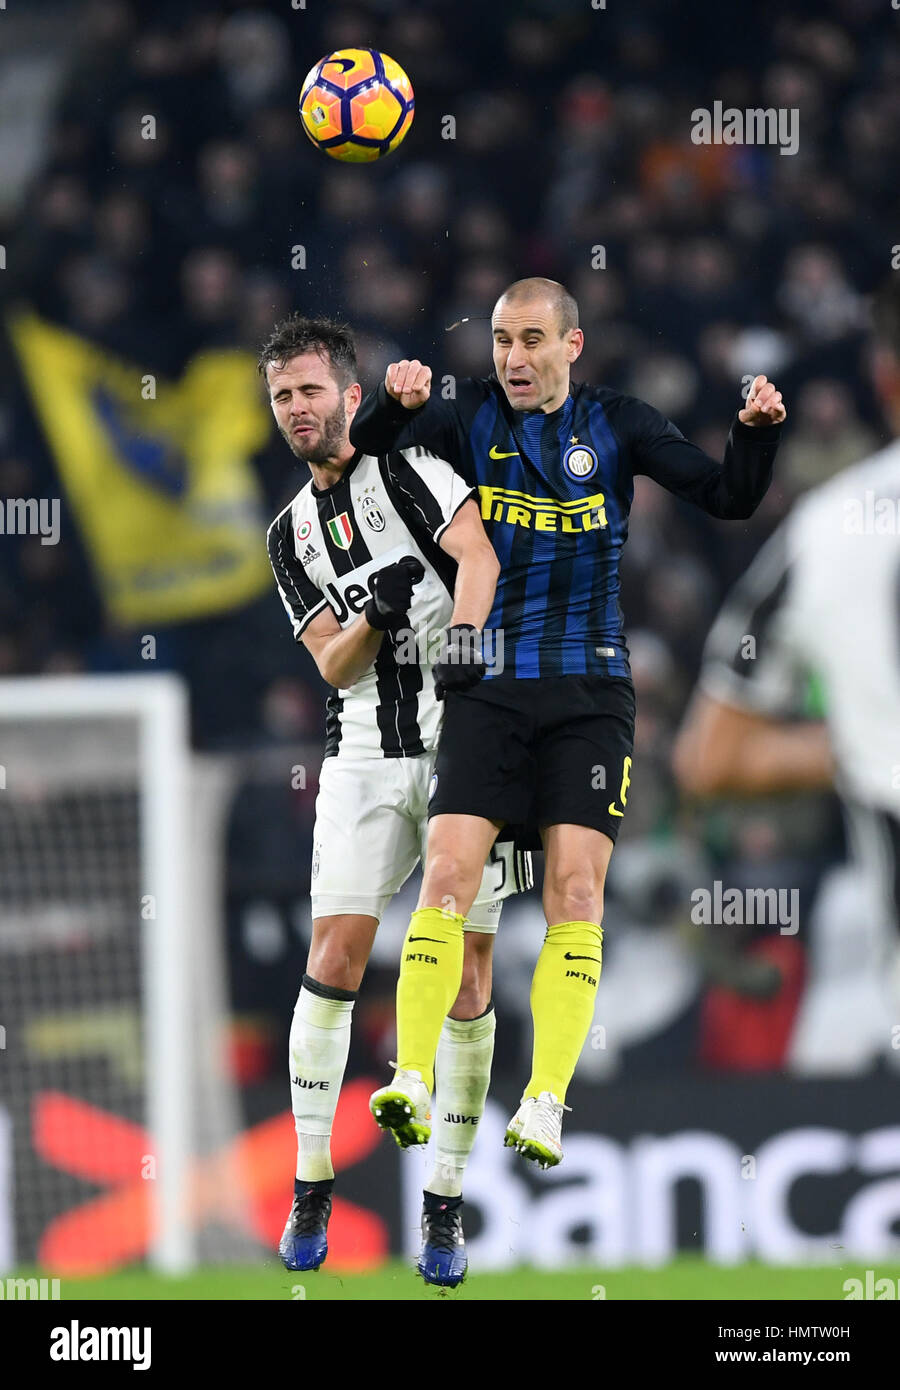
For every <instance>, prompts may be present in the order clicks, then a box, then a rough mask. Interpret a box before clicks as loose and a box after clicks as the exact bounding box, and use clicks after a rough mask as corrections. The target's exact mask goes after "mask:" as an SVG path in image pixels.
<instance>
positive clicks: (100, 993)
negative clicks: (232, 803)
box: [0, 675, 252, 1274]
mask: <svg viewBox="0 0 900 1390" xmlns="http://www.w3.org/2000/svg"><path fill="white" fill-rule="evenodd" d="M188 723H189V721H188V703H187V695H186V690H185V687H184V684H183V682H181V681H180V679H179V678H178V677H175V676H171V675H148V676H100V677H67V676H65V677H47V678H44V677H41V678H23V679H11V680H0V1271H2V1270H4V1269H11V1268H13V1267H14V1266H23V1265H29V1266H30V1265H35V1264H37V1265H39V1266H40V1267H41V1268H42V1269H47V1270H50V1271H52V1272H53V1273H59V1274H65V1273H73V1274H74V1273H79V1272H101V1271H104V1270H108V1269H113V1268H116V1267H119V1266H121V1265H123V1264H127V1263H134V1262H138V1261H143V1260H149V1261H150V1263H151V1264H153V1265H154V1266H155V1267H156V1268H158V1269H161V1270H165V1271H168V1272H172V1273H175V1272H179V1271H184V1270H187V1269H189V1268H191V1267H192V1266H193V1265H194V1264H196V1263H197V1262H198V1261H200V1260H204V1261H209V1260H219V1259H227V1258H232V1257H240V1255H242V1254H244V1255H246V1254H247V1253H248V1250H249V1249H250V1248H251V1241H252V1238H251V1237H250V1235H249V1234H246V1233H247V1232H248V1230H249V1227H248V1223H247V1222H246V1221H245V1219H244V1211H243V1201H242V1195H241V1184H240V1180H239V1179H240V1173H239V1172H238V1171H237V1170H236V1166H235V1164H234V1163H230V1160H229V1148H230V1147H232V1148H233V1147H234V1143H233V1141H234V1139H235V1136H236V1135H237V1133H238V1115H237V1098H236V1095H235V1092H234V1088H233V1087H232V1086H231V1084H230V1083H229V1081H228V1077H227V1070H226V1067H225V1064H224V1058H223V1049H224V1042H225V1030H224V1026H223V1025H224V1017H225V1011H226V999H225V995H226V990H225V964H224V948H223V935H224V933H223V927H222V917H223V905H222V902H223V883H224V872H223V844H224V820H225V813H226V811H227V807H228V804H229V798H230V794H231V776H230V772H229V765H228V762H227V760H224V761H218V760H216V759H211V758H200V757H197V756H194V755H192V754H191V751H190V745H189V733H188Z"/></svg>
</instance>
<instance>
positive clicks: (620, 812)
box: [606, 801, 625, 816]
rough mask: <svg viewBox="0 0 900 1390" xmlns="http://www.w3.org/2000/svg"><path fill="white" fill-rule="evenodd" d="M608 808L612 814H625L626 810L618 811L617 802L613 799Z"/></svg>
mask: <svg viewBox="0 0 900 1390" xmlns="http://www.w3.org/2000/svg"><path fill="white" fill-rule="evenodd" d="M606 809H607V810H608V811H609V814H610V815H611V816H624V814H625V812H624V811H617V810H616V807H615V802H613V801H611V802H610V803H609V806H608V807H607V808H606Z"/></svg>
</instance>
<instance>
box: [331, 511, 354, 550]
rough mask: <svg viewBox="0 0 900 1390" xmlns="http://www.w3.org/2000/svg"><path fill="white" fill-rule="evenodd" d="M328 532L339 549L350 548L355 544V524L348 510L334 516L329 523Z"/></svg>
mask: <svg viewBox="0 0 900 1390" xmlns="http://www.w3.org/2000/svg"><path fill="white" fill-rule="evenodd" d="M328 534H329V535H330V536H331V539H332V540H333V542H334V544H335V545H336V546H337V548H338V550H349V549H350V547H351V545H352V544H353V526H352V524H351V522H350V518H349V516H348V515H347V513H346V512H341V514H340V516H333V517H332V518H331V520H330V521H329V523H328Z"/></svg>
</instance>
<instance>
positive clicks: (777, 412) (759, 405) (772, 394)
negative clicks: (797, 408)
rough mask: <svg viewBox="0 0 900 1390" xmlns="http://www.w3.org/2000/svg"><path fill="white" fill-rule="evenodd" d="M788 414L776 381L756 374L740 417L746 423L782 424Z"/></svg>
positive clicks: (739, 413) (739, 412)
mask: <svg viewBox="0 0 900 1390" xmlns="http://www.w3.org/2000/svg"><path fill="white" fill-rule="evenodd" d="M786 416H787V411H786V410H785V408H784V406H783V404H782V401H781V392H780V391H779V390H777V388H776V386H775V384H774V382H771V381H767V380H766V378H765V377H764V376H756V377H754V378H753V380H752V382H751V383H750V390H749V391H748V393H747V404H746V405H745V406H744V409H743V410H740V411H738V419H739V420H741V421H742V422H743V423H744V424H745V425H780V424H781V422H782V420H784V419H785V418H786Z"/></svg>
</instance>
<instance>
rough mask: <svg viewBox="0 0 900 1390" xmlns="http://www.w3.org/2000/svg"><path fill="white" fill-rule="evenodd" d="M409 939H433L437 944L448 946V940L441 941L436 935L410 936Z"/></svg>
mask: <svg viewBox="0 0 900 1390" xmlns="http://www.w3.org/2000/svg"><path fill="white" fill-rule="evenodd" d="M406 939H407V941H409V942H413V941H433V942H434V944H435V946H446V944H447V943H446V941H439V940H438V938H437V937H436V936H408V937H407V938H406Z"/></svg>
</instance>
